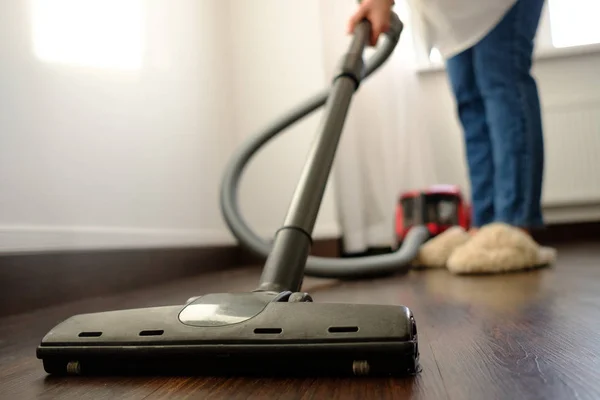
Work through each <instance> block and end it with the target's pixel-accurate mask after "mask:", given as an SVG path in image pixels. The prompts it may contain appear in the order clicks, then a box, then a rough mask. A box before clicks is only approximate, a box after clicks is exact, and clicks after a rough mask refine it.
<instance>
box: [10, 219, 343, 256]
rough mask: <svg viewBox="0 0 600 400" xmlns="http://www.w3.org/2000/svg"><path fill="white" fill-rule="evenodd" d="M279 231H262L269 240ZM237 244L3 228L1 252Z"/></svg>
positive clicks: (102, 230) (145, 234)
mask: <svg viewBox="0 0 600 400" xmlns="http://www.w3.org/2000/svg"><path fill="white" fill-rule="evenodd" d="M275 231H276V229H275V228H272V229H261V230H258V232H259V233H261V235H262V236H263V237H265V238H271V237H273V235H274V233H275ZM339 235H340V230H339V227H338V226H337V224H322V225H320V226H318V227H317V229H315V234H314V238H315V239H326V238H337V237H339ZM234 244H236V239H235V238H234V237H233V235H232V234H231V233H230V232H229V231H227V230H226V229H223V230H211V229H161V228H158V229H140V228H119V227H96V226H90V227H86V226H42V225H0V252H2V253H9V252H10V253H13V252H39V251H73V250H105V249H109V250H117V249H137V248H157V247H169V248H170V247H191V246H228V245H234Z"/></svg>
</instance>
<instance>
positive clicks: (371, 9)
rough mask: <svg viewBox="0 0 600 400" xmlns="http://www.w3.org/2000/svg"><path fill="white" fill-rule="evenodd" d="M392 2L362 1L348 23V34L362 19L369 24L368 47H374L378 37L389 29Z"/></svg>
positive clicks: (387, 0)
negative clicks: (369, 36)
mask: <svg viewBox="0 0 600 400" xmlns="http://www.w3.org/2000/svg"><path fill="white" fill-rule="evenodd" d="M393 5H394V0H363V1H362V2H361V4H360V5H359V6H358V9H357V10H356V12H355V13H354V15H352V17H350V20H349V21H348V33H352V32H354V28H355V27H356V25H357V24H358V23H359V22H360V21H362V20H363V19H367V20H369V22H371V38H370V43H369V44H370V45H371V46H375V45H376V44H377V39H379V35H381V34H382V33H384V32H387V30H388V29H390V15H391V13H392V6H393Z"/></svg>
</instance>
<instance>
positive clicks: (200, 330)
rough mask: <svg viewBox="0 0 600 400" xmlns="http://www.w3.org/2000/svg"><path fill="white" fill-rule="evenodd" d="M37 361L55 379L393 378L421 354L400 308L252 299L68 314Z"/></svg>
mask: <svg viewBox="0 0 600 400" xmlns="http://www.w3.org/2000/svg"><path fill="white" fill-rule="evenodd" d="M294 299H295V301H294ZM37 357H38V358H39V359H42V360H43V365H44V369H45V370H46V372H48V373H50V374H55V375H122V374H125V375H140V374H141V375H157V374H158V375H169V376H173V375H190V374H192V375H198V374H200V375H213V376H223V375H230V374H234V375H261V376H265V375H270V376H277V375H285V376H290V375H292V376H297V375H302V376H307V375H309V376H310V375H314V376H322V375H330V376H331V375H333V376H340V375H341V376H344V375H349V376H352V375H353V376H382V375H384V376H398V375H407V374H412V373H415V372H417V371H416V369H417V365H418V358H419V350H418V343H417V332H416V324H415V322H414V318H413V316H412V314H411V312H410V310H409V309H408V308H406V307H404V306H391V305H383V306H382V305H370V304H366V305H362V304H338V303H313V302H312V301H311V299H310V296H307V295H306V294H301V293H291V292H283V293H273V292H250V293H218V294H208V295H205V296H200V297H197V298H195V299H194V300H193V301H192V302H190V303H188V304H185V305H182V306H164V307H155V308H143V309H130V310H120V311H107V312H101V313H93V314H82V315H76V316H73V317H71V318H69V319H67V320H66V321H64V322H62V323H61V324H59V325H57V326H56V327H55V328H54V329H52V330H51V331H50V332H49V333H48V334H47V335H46V336H45V337H44V338H43V340H42V342H41V344H40V345H39V346H38V349H37Z"/></svg>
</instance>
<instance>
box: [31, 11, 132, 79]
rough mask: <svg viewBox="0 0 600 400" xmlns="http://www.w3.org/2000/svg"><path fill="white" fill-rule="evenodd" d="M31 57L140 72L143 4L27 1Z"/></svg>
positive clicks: (47, 60)
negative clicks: (31, 29) (31, 35)
mask: <svg viewBox="0 0 600 400" xmlns="http://www.w3.org/2000/svg"><path fill="white" fill-rule="evenodd" d="M31 1H32V24H33V27H32V28H33V46H34V52H35V55H36V56H37V57H38V58H39V59H41V60H43V61H46V62H56V63H64V64H72V65H80V66H89V67H98V68H116V69H138V68H140V67H141V64H142V54H143V40H142V39H143V28H142V26H143V23H142V20H143V8H142V3H143V1H144V0H31Z"/></svg>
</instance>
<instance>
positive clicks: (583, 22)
mask: <svg viewBox="0 0 600 400" xmlns="http://www.w3.org/2000/svg"><path fill="white" fill-rule="evenodd" d="M597 15H600V1H597V0H594V1H592V0H548V2H547V3H546V5H545V7H544V11H543V14H542V18H541V20H540V26H539V29H538V35H537V38H536V54H537V55H538V56H545V55H557V54H561V53H562V52H565V54H568V53H572V52H566V51H565V49H566V48H571V49H573V48H580V49H582V50H586V49H597V50H598V51H600V29H598V23H597V21H596V19H597ZM412 17H413V18H414V15H413V16H412ZM412 25H413V27H414V26H416V27H417V28H418V29H421V30H422V29H423V28H422V26H424V24H423V23H422V21H414V20H413V21H412ZM416 46H417V50H419V49H424V50H423V51H417V54H418V55H419V56H420V60H419V65H420V67H421V68H422V69H436V68H440V67H442V66H443V60H442V57H441V55H440V53H439V51H438V50H437V49H436V48H435V47H433V46H431V44H430V43H427V40H425V39H423V38H421V39H420V40H417V41H416Z"/></svg>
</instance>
